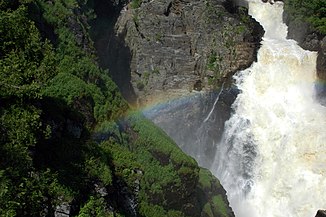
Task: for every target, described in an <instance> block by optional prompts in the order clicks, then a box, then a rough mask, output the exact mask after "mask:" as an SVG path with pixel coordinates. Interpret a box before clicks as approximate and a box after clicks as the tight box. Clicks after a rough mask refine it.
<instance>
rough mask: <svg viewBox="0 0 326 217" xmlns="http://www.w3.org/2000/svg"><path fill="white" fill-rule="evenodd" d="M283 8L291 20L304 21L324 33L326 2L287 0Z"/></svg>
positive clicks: (325, 28) (325, 30) (320, 0)
mask: <svg viewBox="0 0 326 217" xmlns="http://www.w3.org/2000/svg"><path fill="white" fill-rule="evenodd" d="M285 10H286V11H287V13H288V14H289V16H290V19H292V20H300V21H306V22H309V23H311V24H312V26H313V27H314V28H315V29H316V30H317V31H318V32H320V33H321V34H326V2H325V1H324V0H310V1H303V0H287V1H285Z"/></svg>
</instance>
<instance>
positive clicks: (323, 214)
mask: <svg viewBox="0 0 326 217" xmlns="http://www.w3.org/2000/svg"><path fill="white" fill-rule="evenodd" d="M316 217H326V210H318V212H317V214H316Z"/></svg>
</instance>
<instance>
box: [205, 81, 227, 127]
mask: <svg viewBox="0 0 326 217" xmlns="http://www.w3.org/2000/svg"><path fill="white" fill-rule="evenodd" d="M223 88H224V83H223V84H222V87H221V90H220V92H219V93H218V94H217V97H216V99H215V101H214V104H213V107H212V109H211V110H210V112H209V113H208V115H207V117H206V118H205V120H204V121H203V123H205V122H206V121H208V119H209V118H210V117H211V115H212V113H213V111H214V110H215V106H216V104H217V102H218V100H219V99H220V95H221V93H222V91H223Z"/></svg>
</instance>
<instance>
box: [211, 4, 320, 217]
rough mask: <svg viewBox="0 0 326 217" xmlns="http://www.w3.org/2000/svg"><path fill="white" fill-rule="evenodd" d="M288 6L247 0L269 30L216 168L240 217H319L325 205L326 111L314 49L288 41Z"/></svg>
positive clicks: (244, 75) (243, 77) (240, 78)
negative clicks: (285, 8) (320, 97)
mask: <svg viewBox="0 0 326 217" xmlns="http://www.w3.org/2000/svg"><path fill="white" fill-rule="evenodd" d="M282 13H283V3H281V2H277V3H275V4H273V5H272V4H269V3H263V2H261V1H260V0H257V1H254V0H250V1H249V14H250V15H251V16H252V17H254V18H255V19H256V20H257V21H258V22H259V23H260V24H261V25H262V26H263V27H264V30H265V35H264V37H263V41H262V46H261V48H260V50H259V51H258V57H257V62H255V63H253V65H252V66H251V67H250V68H248V69H246V70H244V71H241V72H239V73H237V74H236V76H235V78H236V84H237V86H238V88H239V89H240V91H241V92H240V94H239V95H238V97H237V99H236V101H235V102H234V104H233V109H234V114H233V115H232V117H231V118H230V119H229V120H228V121H227V122H226V123H225V132H224V134H223V138H222V141H221V142H220V143H219V144H217V153H216V155H215V156H216V157H215V160H214V163H213V165H212V167H211V171H212V172H213V173H214V174H215V175H216V176H217V177H218V178H219V179H220V180H221V182H222V184H223V186H224V187H225V189H226V190H227V194H228V198H229V201H230V204H231V206H232V208H233V210H234V212H235V214H236V216H237V217H261V216H266V217H313V216H314V215H315V213H316V211H317V210H318V209H321V208H324V209H325V208H326V194H325V189H326V130H325V129H326V109H325V107H323V106H321V105H320V104H319V103H318V102H316V100H315V91H314V82H315V78H316V71H315V70H316V53H314V52H310V51H305V50H303V49H302V48H300V47H299V46H298V45H297V43H296V42H295V41H293V40H287V39H286V35H287V27H286V25H285V24H284V23H283V22H282Z"/></svg>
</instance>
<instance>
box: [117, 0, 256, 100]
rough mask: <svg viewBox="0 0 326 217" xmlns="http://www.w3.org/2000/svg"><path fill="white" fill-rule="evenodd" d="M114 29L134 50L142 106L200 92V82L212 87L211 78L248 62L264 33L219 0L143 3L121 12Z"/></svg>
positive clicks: (136, 86)
mask: <svg viewBox="0 0 326 217" xmlns="http://www.w3.org/2000/svg"><path fill="white" fill-rule="evenodd" d="M234 10H235V11H236V9H234ZM115 27H116V35H117V36H123V38H122V40H123V41H124V43H125V44H126V45H127V46H128V47H129V49H130V52H131V60H130V71H131V79H130V81H131V84H132V87H133V89H134V92H135V94H136V96H137V98H138V105H143V104H148V103H151V102H158V101H165V100H166V99H169V98H171V97H173V96H180V95H182V94H184V93H185V92H189V91H193V90H194V89H196V90H198V82H200V83H201V87H200V88H199V89H204V90H208V89H211V88H212V85H211V82H210V81H211V80H214V79H215V84H216V83H220V81H222V80H224V79H225V78H226V77H230V76H231V75H232V74H233V73H234V72H236V71H237V70H239V69H244V68H247V67H248V66H250V64H251V63H252V62H253V61H254V60H255V58H256V55H255V54H256V50H257V48H258V46H259V41H260V37H261V35H262V34H261V33H262V29H259V27H257V24H256V23H255V22H254V21H253V20H252V19H251V18H250V17H249V16H248V15H247V14H246V13H245V12H244V11H242V12H241V13H238V14H237V13H230V12H229V11H228V10H226V9H225V7H224V6H223V3H222V2H219V1H216V0H195V1H189V0H172V1H171V0H157V1H149V2H145V1H143V3H142V5H141V7H140V8H138V9H128V10H127V7H126V9H125V10H122V11H121V14H120V16H119V18H118V20H117V23H116V26H115ZM257 29H259V30H257ZM110 47H111V48H114V46H110ZM117 49H119V48H117ZM112 53H114V54H115V55H116V54H117V53H119V51H117V52H112ZM111 65H112V66H111V67H112V68H117V67H116V66H114V63H112V64H111ZM196 84H197V85H196Z"/></svg>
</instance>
